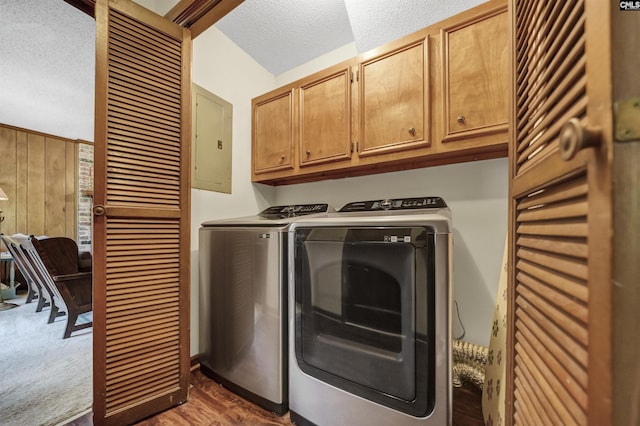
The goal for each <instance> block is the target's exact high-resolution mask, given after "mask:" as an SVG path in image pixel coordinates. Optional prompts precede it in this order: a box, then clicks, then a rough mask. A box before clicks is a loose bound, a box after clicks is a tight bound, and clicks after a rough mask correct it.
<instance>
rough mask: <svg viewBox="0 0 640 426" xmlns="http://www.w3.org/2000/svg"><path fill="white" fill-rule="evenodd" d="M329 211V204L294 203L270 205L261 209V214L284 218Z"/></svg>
mask: <svg viewBox="0 0 640 426" xmlns="http://www.w3.org/2000/svg"><path fill="white" fill-rule="evenodd" d="M328 211H329V205H328V204H294V205H290V206H273V207H269V208H268V209H265V210H263V211H261V212H260V215H259V216H261V217H266V218H284V217H294V216H304V215H308V214H314V213H327V212H328Z"/></svg>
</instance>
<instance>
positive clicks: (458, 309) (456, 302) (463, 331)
mask: <svg viewBox="0 0 640 426" xmlns="http://www.w3.org/2000/svg"><path fill="white" fill-rule="evenodd" d="M453 303H455V305H456V316H457V317H458V322H459V323H460V327H461V328H462V334H461V335H460V336H458V337H454V339H456V340H460V339H462V338H463V337H464V335H465V334H466V333H467V331H466V330H465V329H464V324H463V323H462V319H460V308H458V301H457V300H455V299H454V300H453Z"/></svg>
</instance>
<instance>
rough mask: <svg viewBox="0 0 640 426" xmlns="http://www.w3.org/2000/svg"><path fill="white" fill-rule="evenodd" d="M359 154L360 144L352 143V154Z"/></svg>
mask: <svg viewBox="0 0 640 426" xmlns="http://www.w3.org/2000/svg"><path fill="white" fill-rule="evenodd" d="M354 151H355V152H358V142H355V143H354V142H351V152H352V153H353V152H354Z"/></svg>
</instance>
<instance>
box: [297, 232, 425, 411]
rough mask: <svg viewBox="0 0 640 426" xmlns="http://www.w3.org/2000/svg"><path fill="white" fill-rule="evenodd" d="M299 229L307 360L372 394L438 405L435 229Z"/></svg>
mask: <svg viewBox="0 0 640 426" xmlns="http://www.w3.org/2000/svg"><path fill="white" fill-rule="evenodd" d="M295 232H296V235H295V238H294V241H295V247H294V250H295V252H294V261H295V262H294V263H295V271H294V279H295V292H296V294H295V298H296V299H295V300H296V312H295V314H296V315H295V352H296V358H297V362H298V365H299V366H300V368H301V369H302V370H303V371H304V372H305V373H307V374H309V375H312V376H314V377H316V378H318V379H321V380H322V381H324V382H327V383H330V384H332V385H334V386H336V387H339V388H341V389H344V390H346V391H348V392H351V393H354V394H356V395H360V396H362V397H364V398H367V399H369V400H373V401H376V402H379V403H381V404H383V405H386V406H389V407H392V408H395V409H399V410H401V411H403V412H406V413H409V414H413V415H415V416H424V415H427V414H428V413H429V412H430V409H431V408H432V407H433V398H432V397H431V395H432V393H433V392H432V390H433V383H432V381H430V380H429V377H432V371H431V370H432V368H433V365H434V363H433V355H432V354H433V341H434V338H433V323H434V320H433V317H434V316H433V313H434V309H433V307H432V306H431V305H432V303H433V296H434V291H433V290H434V289H433V285H429V283H430V282H433V279H432V277H433V268H432V267H431V266H430V265H432V264H433V261H432V260H431V261H430V260H429V256H432V253H433V249H432V247H433V234H432V233H430V232H429V230H428V229H427V228H424V227H413V228H407V227H402V228H401V227H380V228H346V227H322V228H304V227H301V228H297V229H296V231H295ZM430 247H431V248H430ZM430 277H431V279H430ZM430 331H431V332H430Z"/></svg>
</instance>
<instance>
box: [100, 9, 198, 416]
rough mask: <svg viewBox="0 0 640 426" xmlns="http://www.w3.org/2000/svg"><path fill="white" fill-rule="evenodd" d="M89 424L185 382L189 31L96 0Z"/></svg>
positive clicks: (172, 397)
mask: <svg viewBox="0 0 640 426" xmlns="http://www.w3.org/2000/svg"><path fill="white" fill-rule="evenodd" d="M95 10H96V31H97V37H96V38H97V47H96V57H97V59H96V70H97V72H96V130H95V172H96V175H95V192H94V259H95V260H94V262H95V263H94V358H93V359H94V423H95V424H109V425H122V424H130V423H133V422H135V421H137V420H139V419H142V418H144V417H147V416H149V415H152V414H154V413H156V412H159V411H161V410H164V409H167V408H170V407H172V406H174V405H177V404H179V403H181V402H184V401H186V398H187V392H188V384H189V367H190V365H189V280H190V278H189V268H190V262H189V252H190V241H189V235H190V228H189V209H190V208H189V205H190V180H189V179H190V177H189V176H190V167H189V161H190V155H189V152H190V151H189V150H190V146H189V144H190V123H191V118H190V113H191V112H190V105H191V100H190V96H191V95H190V62H191V37H190V34H189V31H188V30H186V29H183V28H181V27H179V26H177V25H176V24H173V23H171V22H170V21H168V20H166V19H164V18H162V17H160V16H158V15H155V14H153V13H151V12H149V11H148V10H146V9H144V8H142V7H140V6H138V5H136V4H134V3H132V2H130V1H128V0H98V1H97V3H96V9H95Z"/></svg>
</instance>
